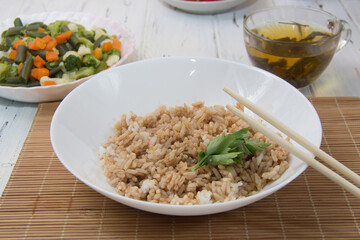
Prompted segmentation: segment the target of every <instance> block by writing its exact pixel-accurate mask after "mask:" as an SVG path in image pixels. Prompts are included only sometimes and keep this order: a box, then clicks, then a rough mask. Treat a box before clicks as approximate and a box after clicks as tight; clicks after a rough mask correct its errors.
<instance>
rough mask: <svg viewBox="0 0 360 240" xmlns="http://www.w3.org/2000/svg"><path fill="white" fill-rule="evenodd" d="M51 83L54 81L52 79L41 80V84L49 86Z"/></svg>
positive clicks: (53, 83)
mask: <svg viewBox="0 0 360 240" xmlns="http://www.w3.org/2000/svg"><path fill="white" fill-rule="evenodd" d="M51 85H55V82H54V81H52V80H46V81H44V82H43V86H51Z"/></svg>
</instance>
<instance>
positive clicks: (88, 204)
mask: <svg viewBox="0 0 360 240" xmlns="http://www.w3.org/2000/svg"><path fill="white" fill-rule="evenodd" d="M311 101H312V103H313V104H314V106H315V107H316V109H317V111H318V113H319V115H320V118H321V121H322V126H323V130H324V132H323V142H322V149H323V150H325V151H326V152H328V153H330V154H331V155H332V156H334V157H335V158H336V159H338V160H339V161H341V162H343V163H344V164H345V165H347V166H348V167H350V168H351V169H353V170H354V171H355V172H357V173H360V162H359V161H360V147H359V144H360V124H359V123H360V122H359V121H360V98H312V99H311ZM57 106H58V103H46V104H40V105H39V110H38V112H37V115H36V117H35V120H34V122H33V125H32V128H31V130H30V132H29V135H28V137H27V139H26V142H25V144H24V147H23V149H22V152H21V154H20V157H19V159H18V161H17V163H16V165H15V168H14V171H13V173H12V176H11V178H10V180H9V182H8V185H7V187H6V189H5V191H4V193H3V196H2V198H1V199H0V238H1V239H63V238H66V239H68V238H81V239H360V201H359V199H356V198H355V197H353V196H352V195H350V194H348V193H347V192H345V191H343V190H342V189H341V188H340V187H338V186H337V185H335V184H334V183H332V182H331V181H330V180H328V179H327V178H325V177H323V176H322V175H320V174H318V173H317V172H316V171H314V170H312V169H310V168H308V169H307V170H306V171H305V173H303V174H302V175H301V176H299V177H298V178H297V179H296V180H295V181H293V182H292V183H290V184H288V185H287V186H286V187H284V188H283V189H281V190H280V191H278V192H276V193H275V194H272V195H271V196H269V197H267V198H265V199H263V200H261V201H259V202H256V203H254V204H251V205H249V206H246V207H243V208H239V209H237V210H233V211H229V212H225V213H221V214H215V215H209V216H199V217H172V216H163V215H157V214H152V213H148V212H144V211H140V210H136V209H133V208H130V207H127V206H124V205H122V204H119V203H117V202H114V201H113V200H110V199H108V198H106V197H103V196H102V195H100V194H98V193H97V192H95V191H93V190H92V189H90V188H89V187H87V186H86V185H84V184H83V183H81V182H80V181H78V180H77V179H76V178H75V177H74V176H72V175H71V174H70V173H69V172H68V171H67V170H66V169H65V168H64V167H63V166H62V164H61V163H60V162H59V160H58V159H57V157H56V156H55V154H54V152H53V150H52V147H51V143H50V137H49V128H50V122H51V118H52V115H53V113H54V111H55V109H56V107H57Z"/></svg>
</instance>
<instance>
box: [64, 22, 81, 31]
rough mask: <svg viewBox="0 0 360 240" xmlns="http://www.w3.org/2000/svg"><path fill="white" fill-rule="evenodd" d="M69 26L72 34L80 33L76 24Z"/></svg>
mask: <svg viewBox="0 0 360 240" xmlns="http://www.w3.org/2000/svg"><path fill="white" fill-rule="evenodd" d="M67 26H68V28H69V29H70V31H72V32H78V31H79V29H78V27H77V26H76V24H75V23H69V24H68V25H67Z"/></svg>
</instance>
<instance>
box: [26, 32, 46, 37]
mask: <svg viewBox="0 0 360 240" xmlns="http://www.w3.org/2000/svg"><path fill="white" fill-rule="evenodd" d="M26 35H28V36H29V37H32V38H36V37H39V38H43V37H45V36H46V35H47V33H46V32H26Z"/></svg>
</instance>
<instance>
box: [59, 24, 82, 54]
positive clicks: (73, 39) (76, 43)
mask: <svg viewBox="0 0 360 240" xmlns="http://www.w3.org/2000/svg"><path fill="white" fill-rule="evenodd" d="M60 30H61V31H62V32H67V31H70V29H69V28H68V27H67V26H66V25H62V26H61V29H60ZM69 43H70V44H71V46H72V47H73V48H75V49H77V48H78V47H79V45H80V41H79V39H78V37H77V36H76V35H75V33H72V34H71V36H70V38H69Z"/></svg>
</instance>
